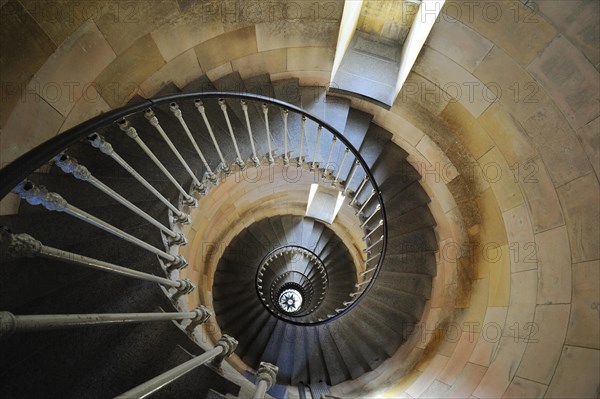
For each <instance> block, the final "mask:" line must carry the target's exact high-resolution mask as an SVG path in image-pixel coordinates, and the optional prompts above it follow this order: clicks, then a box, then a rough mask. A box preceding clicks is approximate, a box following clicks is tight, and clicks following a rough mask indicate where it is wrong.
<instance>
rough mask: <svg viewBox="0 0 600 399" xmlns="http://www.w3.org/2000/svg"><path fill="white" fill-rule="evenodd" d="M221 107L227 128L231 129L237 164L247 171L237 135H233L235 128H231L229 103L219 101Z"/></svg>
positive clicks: (230, 133)
mask: <svg viewBox="0 0 600 399" xmlns="http://www.w3.org/2000/svg"><path fill="white" fill-rule="evenodd" d="M219 106H220V107H221V111H223V116H224V117H225V122H226V123H227V128H228V129H229V135H230V136H231V141H233V147H234V148H235V153H236V155H237V159H236V160H235V163H236V164H237V165H238V166H239V168H240V169H241V170H244V169H246V163H245V162H244V160H243V159H242V154H240V149H239V148H238V145H237V141H236V139H235V134H234V133H233V126H231V121H230V120H229V113H228V112H227V103H226V102H225V99H223V98H220V99H219Z"/></svg>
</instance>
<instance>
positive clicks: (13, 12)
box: [0, 1, 56, 127]
mask: <svg viewBox="0 0 600 399" xmlns="http://www.w3.org/2000/svg"><path fill="white" fill-rule="evenodd" d="M0 11H1V12H2V24H0V48H2V63H1V66H2V76H1V77H0V80H1V82H2V99H1V103H0V104H1V105H2V106H1V107H0V126H2V127H4V126H6V122H7V121H8V118H9V116H10V113H11V111H12V110H13V108H14V107H15V106H16V105H17V103H18V102H19V99H20V98H21V94H22V92H23V91H24V89H25V87H26V86H27V83H28V82H29V80H30V79H31V77H32V76H33V75H34V74H35V73H36V72H37V70H38V69H39V68H40V67H41V66H42V65H43V64H44V63H45V62H46V60H47V59H48V57H50V55H51V54H52V53H53V52H54V50H55V48H56V45H55V44H54V43H53V42H52V40H50V38H49V37H48V35H47V34H46V33H45V32H44V30H43V29H42V27H40V26H39V25H38V23H37V22H36V21H35V19H34V18H33V17H32V16H31V14H30V13H29V12H28V11H27V10H25V9H24V8H23V6H22V5H21V3H19V2H18V1H10V2H6V3H5V2H3V3H2V7H1V8H0Z"/></svg>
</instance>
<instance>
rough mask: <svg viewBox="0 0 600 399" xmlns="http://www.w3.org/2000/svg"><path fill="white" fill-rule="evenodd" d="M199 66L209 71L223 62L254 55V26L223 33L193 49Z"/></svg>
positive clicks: (255, 48)
mask: <svg viewBox="0 0 600 399" xmlns="http://www.w3.org/2000/svg"><path fill="white" fill-rule="evenodd" d="M194 50H195V51H196V55H197V56H198V61H199V62H200V66H201V67H202V70H204V71H210V70H211V69H213V68H216V67H218V66H220V65H222V64H224V63H225V62H228V61H231V60H235V59H237V58H241V57H244V56H247V55H250V54H254V53H256V52H257V51H258V50H257V46H256V32H255V29H254V26H250V27H247V28H242V29H238V30H234V31H231V32H227V33H224V34H222V35H219V36H217V37H215V38H213V39H210V40H207V41H205V42H203V43H202V44H199V45H198V46H196V47H194Z"/></svg>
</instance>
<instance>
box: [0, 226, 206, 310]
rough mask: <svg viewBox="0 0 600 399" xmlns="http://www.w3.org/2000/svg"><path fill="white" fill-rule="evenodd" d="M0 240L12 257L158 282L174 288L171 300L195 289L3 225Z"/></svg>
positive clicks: (185, 284)
mask: <svg viewBox="0 0 600 399" xmlns="http://www.w3.org/2000/svg"><path fill="white" fill-rule="evenodd" d="M0 241H2V242H5V243H6V245H7V253H8V254H9V255H10V256H12V257H19V256H21V257H28V258H33V257H36V256H41V257H43V258H47V259H54V260H58V261H61V262H67V263H71V264H74V265H78V266H85V267H89V268H92V269H96V270H101V271H104V272H108V273H112V274H117V275H120V276H124V277H129V278H135V279H138V280H144V281H148V282H151V283H158V284H160V285H162V286H164V287H168V288H175V289H176V290H177V292H176V293H175V294H173V296H172V299H173V300H177V299H178V298H179V297H180V296H182V295H186V294H189V293H190V292H192V291H193V290H194V289H195V287H194V285H193V284H192V282H191V281H190V280H188V279H185V280H171V279H168V278H164V277H159V276H155V275H153V274H148V273H144V272H140V271H137V270H132V269H128V268H126V267H122V266H117V265H115V264H112V263H108V262H104V261H101V260H98V259H94V258H90V257H87V256H83V255H79V254H76V253H73V252H67V251H63V250H62V249H57V248H53V247H48V246H46V245H44V244H42V243H41V242H40V241H38V240H36V239H35V238H33V237H32V236H30V235H28V234H13V233H11V232H10V231H9V230H8V229H7V228H5V227H2V228H0Z"/></svg>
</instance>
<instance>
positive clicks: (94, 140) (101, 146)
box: [88, 133, 191, 224]
mask: <svg viewBox="0 0 600 399" xmlns="http://www.w3.org/2000/svg"><path fill="white" fill-rule="evenodd" d="M88 141H89V142H90V144H91V145H92V147H94V148H97V149H98V150H100V152H101V153H103V154H105V155H108V156H109V157H111V158H112V159H114V160H115V162H117V163H118V164H119V165H121V167H123V169H125V170H126V171H127V172H128V173H129V174H131V175H132V176H133V177H134V178H135V179H136V180H137V181H138V182H140V183H141V184H142V185H143V186H144V187H146V189H148V190H149V191H150V192H151V193H152V194H154V195H155V196H156V198H158V199H159V200H160V202H162V203H163V204H165V206H166V207H167V208H169V209H170V210H171V212H173V214H174V215H175V220H176V222H177V223H183V224H190V223H191V219H190V217H189V216H188V215H186V214H185V213H183V212H182V211H180V210H179V209H177V208H176V207H175V206H174V205H173V204H171V202H170V201H169V200H168V199H166V198H165V197H164V195H162V194H161V193H159V192H158V190H157V189H155V188H154V186H152V184H150V183H148V181H147V180H146V179H144V178H143V177H142V175H140V174H139V173H138V172H137V171H136V170H135V169H133V168H132V167H131V165H129V164H128V163H127V162H125V160H124V159H123V158H121V156H120V155H119V154H117V152H116V151H115V150H114V149H113V147H112V145H111V144H110V143H109V142H108V141H106V140H105V139H104V137H102V136H101V135H99V134H98V133H92V134H91V135H89V136H88Z"/></svg>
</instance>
